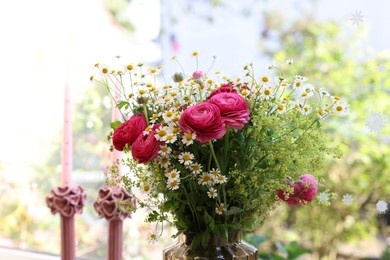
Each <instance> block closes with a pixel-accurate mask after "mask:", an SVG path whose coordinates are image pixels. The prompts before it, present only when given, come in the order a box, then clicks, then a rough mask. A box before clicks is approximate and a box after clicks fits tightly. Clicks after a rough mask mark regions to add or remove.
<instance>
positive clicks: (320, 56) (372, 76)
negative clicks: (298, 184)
mask: <svg viewBox="0 0 390 260" xmlns="http://www.w3.org/2000/svg"><path fill="white" fill-rule="evenodd" d="M344 29H345V28H343V26H342V25H340V24H336V23H333V22H327V23H320V22H316V21H313V20H310V21H307V20H301V21H297V22H295V23H292V24H291V25H290V26H289V27H288V28H287V29H286V30H284V31H282V32H280V42H281V43H282V48H281V50H279V51H276V52H274V51H268V53H269V54H270V56H272V57H273V59H274V60H275V61H276V62H278V63H280V64H282V63H284V61H285V60H286V59H287V58H293V59H294V65H295V67H296V71H294V72H293V73H296V74H304V75H308V77H309V80H310V81H312V82H315V84H316V86H319V87H325V88H328V89H331V90H332V91H337V93H340V95H341V96H343V97H344V98H346V99H347V100H348V102H349V103H350V105H351V114H350V115H349V116H348V118H346V119H343V120H342V121H341V120H340V119H338V118H328V119H327V120H325V121H327V122H325V123H324V128H325V129H326V131H327V132H328V133H331V134H332V136H333V137H334V138H333V142H334V143H340V142H341V143H342V145H341V146H340V148H341V150H342V151H343V153H344V159H343V160H339V161H336V162H332V163H331V164H327V165H326V167H324V168H323V169H322V170H318V171H316V174H318V175H319V176H322V177H323V178H324V179H325V180H326V183H325V185H326V188H327V189H330V190H331V191H332V192H335V193H337V194H338V195H339V196H338V199H337V200H336V201H334V202H333V203H332V204H331V205H330V206H329V207H326V206H322V207H310V208H300V209H299V210H296V209H294V208H287V209H286V210H287V212H285V213H282V212H279V213H280V214H278V215H277V216H274V218H273V219H274V221H273V222H272V223H271V224H272V225H275V226H276V225H282V223H285V226H286V228H288V229H291V228H292V227H294V228H295V232H297V233H298V237H300V238H301V242H302V243H305V244H306V245H308V246H310V248H312V250H313V252H314V253H315V254H316V255H317V256H319V257H324V256H335V255H336V254H337V250H338V249H337V248H338V245H339V244H340V243H346V242H348V241H351V240H358V239H362V238H364V237H366V236H368V235H371V236H374V234H375V232H377V230H378V227H379V228H380V226H381V225H382V224H381V222H378V221H377V219H378V218H377V213H376V210H375V203H376V202H377V201H378V200H379V199H382V200H385V201H388V200H389V197H388V194H389V193H390V187H389V185H384V184H385V183H388V180H389V179H390V158H389V156H387V155H388V154H390V146H389V145H388V138H389V134H390V132H389V128H388V127H387V128H385V129H384V130H383V131H382V132H380V133H372V132H370V131H369V129H368V128H367V127H366V125H365V123H366V117H367V116H368V115H369V113H370V112H372V111H378V112H379V113H382V115H384V116H385V117H386V116H388V111H387V108H386V107H388V104H389V103H390V98H389V95H388V93H389V90H390V79H389V77H388V72H389V69H390V55H389V53H375V52H372V51H370V50H368V49H366V48H365V47H364V46H362V45H361V44H359V43H360V42H362V41H364V34H363V32H362V31H356V32H354V33H352V34H351V33H350V34H348V36H347V35H346V33H345V32H344ZM345 46H348V48H346V47H345ZM385 104H387V105H385ZM320 192H321V190H320ZM347 193H348V194H351V195H352V196H353V198H354V201H353V204H352V205H351V206H346V205H344V204H343V203H342V202H341V199H342V197H343V195H344V194H347ZM335 212H337V214H335ZM278 219H279V221H278ZM379 219H380V218H379ZM275 226H274V227H273V229H275V228H276V227H275Z"/></svg>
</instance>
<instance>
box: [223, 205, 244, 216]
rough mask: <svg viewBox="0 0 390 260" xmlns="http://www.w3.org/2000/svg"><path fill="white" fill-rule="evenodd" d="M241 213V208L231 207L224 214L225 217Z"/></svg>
mask: <svg viewBox="0 0 390 260" xmlns="http://www.w3.org/2000/svg"><path fill="white" fill-rule="evenodd" d="M241 212H242V208H239V207H234V206H233V207H231V208H230V209H229V210H227V211H226V212H225V215H226V216H230V215H235V214H238V213H241Z"/></svg>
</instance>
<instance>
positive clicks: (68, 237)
mask: <svg viewBox="0 0 390 260" xmlns="http://www.w3.org/2000/svg"><path fill="white" fill-rule="evenodd" d="M86 199H87V194H86V193H85V191H84V189H83V188H82V187H80V186H65V187H57V188H54V189H52V190H51V192H50V193H49V194H48V195H47V196H46V204H47V206H48V207H49V208H50V210H51V213H52V214H56V213H59V214H60V216H61V259H62V260H74V259H76V243H75V228H74V214H76V213H79V214H81V213H82V211H83V206H84V204H85V201H86Z"/></svg>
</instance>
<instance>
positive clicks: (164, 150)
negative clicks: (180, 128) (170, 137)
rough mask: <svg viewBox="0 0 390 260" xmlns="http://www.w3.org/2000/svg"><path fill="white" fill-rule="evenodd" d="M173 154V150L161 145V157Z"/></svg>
mask: <svg viewBox="0 0 390 260" xmlns="http://www.w3.org/2000/svg"><path fill="white" fill-rule="evenodd" d="M171 152H172V149H171V148H170V147H169V146H167V145H161V146H160V151H158V153H159V154H161V155H169V154H170V153H171Z"/></svg>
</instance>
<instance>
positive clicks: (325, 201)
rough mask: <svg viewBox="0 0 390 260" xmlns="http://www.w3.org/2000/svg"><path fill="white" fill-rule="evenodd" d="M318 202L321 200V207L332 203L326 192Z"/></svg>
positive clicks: (319, 197)
mask: <svg viewBox="0 0 390 260" xmlns="http://www.w3.org/2000/svg"><path fill="white" fill-rule="evenodd" d="M318 200H319V203H320V204H321V205H329V204H330V202H329V194H328V193H326V192H321V193H320V194H319V195H318Z"/></svg>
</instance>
